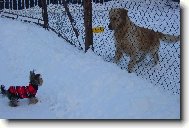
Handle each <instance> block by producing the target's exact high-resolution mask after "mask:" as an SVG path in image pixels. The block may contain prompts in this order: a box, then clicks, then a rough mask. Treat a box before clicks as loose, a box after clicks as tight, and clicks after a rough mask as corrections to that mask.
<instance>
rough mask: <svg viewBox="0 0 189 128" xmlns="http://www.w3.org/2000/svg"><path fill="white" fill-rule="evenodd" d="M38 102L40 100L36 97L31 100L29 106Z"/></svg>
mask: <svg viewBox="0 0 189 128" xmlns="http://www.w3.org/2000/svg"><path fill="white" fill-rule="evenodd" d="M37 102H38V99H37V98H36V97H31V98H29V104H36V103H37Z"/></svg>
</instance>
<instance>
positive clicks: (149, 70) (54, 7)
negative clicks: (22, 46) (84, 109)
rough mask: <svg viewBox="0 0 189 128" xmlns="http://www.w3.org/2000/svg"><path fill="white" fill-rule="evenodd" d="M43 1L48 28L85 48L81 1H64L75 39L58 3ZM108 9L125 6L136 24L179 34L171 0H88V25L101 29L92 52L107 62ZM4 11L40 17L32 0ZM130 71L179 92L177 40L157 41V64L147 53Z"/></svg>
mask: <svg viewBox="0 0 189 128" xmlns="http://www.w3.org/2000/svg"><path fill="white" fill-rule="evenodd" d="M9 1H10V0H9ZM67 2H68V1H67ZM35 3H38V4H35ZM46 3H47V11H48V19H49V27H50V28H52V29H53V31H55V32H56V33H57V34H58V36H61V37H63V38H64V39H66V40H67V41H68V42H70V44H73V45H75V46H76V47H77V48H79V49H85V44H84V42H85V40H84V39H85V27H84V8H83V1H82V0H79V1H77V0H76V2H75V3H76V4H73V3H74V1H71V2H70V1H69V2H68V7H69V11H70V13H71V15H72V17H73V19H74V21H73V26H74V27H75V28H76V29H77V30H78V32H79V37H78V38H77V37H76V35H75V33H74V31H73V28H72V24H71V22H70V21H69V18H68V15H67V13H66V11H65V8H64V6H63V5H62V2H61V1H53V2H52V1H50V0H47V1H46ZM32 5H33V4H32ZM111 8H125V9H127V10H128V15H129V18H130V19H131V21H132V22H133V23H135V24H136V25H138V26H140V27H145V28H148V29H153V30H154V31H158V32H162V33H164V34H171V35H180V7H179V4H178V2H172V1H171V0H111V1H110V0H101V1H100V0H99V1H95V0H94V1H93V3H92V26H93V28H95V27H103V28H104V31H103V32H101V33H93V48H94V53H95V54H97V55H99V56H101V57H102V58H103V59H104V60H105V61H107V62H110V63H113V60H114V57H115V50H116V48H115V39H114V35H113V33H114V32H113V31H111V30H109V28H108V24H109V16H108V14H109V10H110V9H111ZM6 13H11V14H16V15H21V16H24V17H32V18H34V19H38V20H39V19H40V21H42V20H43V18H42V9H41V5H40V4H39V2H34V6H33V7H32V6H30V5H29V6H28V8H24V9H20V10H19V9H16V10H15V9H10V8H4V9H3V14H4V16H5V15H6ZM1 15H2V14H1ZM21 19H23V17H22V18H21ZM38 22H39V21H38ZM128 62H129V57H127V56H126V55H124V56H123V57H122V58H121V60H120V62H119V64H118V66H119V67H120V68H122V69H123V70H127V68H128V67H127V65H128ZM134 73H136V74H137V75H138V76H139V77H142V78H144V79H146V80H148V81H149V82H151V83H153V84H154V85H155V86H159V87H160V88H162V89H165V90H168V91H169V92H171V93H173V94H180V43H179V42H177V43H165V42H163V41H161V43H160V49H159V63H158V64H157V65H156V66H154V65H153V63H152V59H151V58H150V56H147V57H146V58H145V59H144V60H143V61H141V62H140V63H138V64H137V65H136V66H135V67H134Z"/></svg>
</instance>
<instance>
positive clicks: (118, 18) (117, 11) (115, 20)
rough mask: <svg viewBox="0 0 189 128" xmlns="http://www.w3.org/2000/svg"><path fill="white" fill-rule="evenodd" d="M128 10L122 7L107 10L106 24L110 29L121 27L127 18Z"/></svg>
mask: <svg viewBox="0 0 189 128" xmlns="http://www.w3.org/2000/svg"><path fill="white" fill-rule="evenodd" d="M127 17H128V11H127V10H126V9H124V8H114V9H111V10H110V12H109V18H110V23H109V25H108V27H109V29H110V30H116V29H119V28H121V27H122V26H123V25H124V24H125V23H126V20H127Z"/></svg>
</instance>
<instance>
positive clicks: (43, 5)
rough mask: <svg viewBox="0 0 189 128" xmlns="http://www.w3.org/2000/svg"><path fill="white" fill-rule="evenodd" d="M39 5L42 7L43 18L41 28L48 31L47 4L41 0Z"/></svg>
mask: <svg viewBox="0 0 189 128" xmlns="http://www.w3.org/2000/svg"><path fill="white" fill-rule="evenodd" d="M41 5H42V16H43V21H44V24H43V27H44V28H45V29H48V25H49V24H48V22H49V20H48V12H47V3H46V0H41Z"/></svg>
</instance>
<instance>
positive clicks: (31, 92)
mask: <svg viewBox="0 0 189 128" xmlns="http://www.w3.org/2000/svg"><path fill="white" fill-rule="evenodd" d="M8 92H9V94H11V95H12V96H16V97H17V98H19V99H23V98H30V97H34V96H35V95H36V93H37V88H35V87H34V86H33V85H32V84H29V86H10V87H9V89H8Z"/></svg>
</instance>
